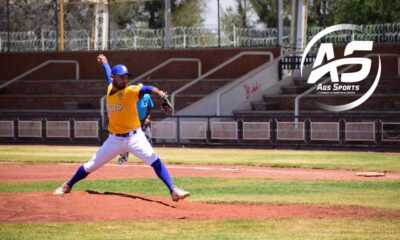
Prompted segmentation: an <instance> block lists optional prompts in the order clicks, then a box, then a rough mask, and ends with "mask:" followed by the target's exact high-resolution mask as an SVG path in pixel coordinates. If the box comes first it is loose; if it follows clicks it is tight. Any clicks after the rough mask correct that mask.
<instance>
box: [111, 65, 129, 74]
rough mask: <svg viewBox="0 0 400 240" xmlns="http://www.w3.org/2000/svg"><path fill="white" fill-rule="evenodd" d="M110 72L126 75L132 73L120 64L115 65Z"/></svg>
mask: <svg viewBox="0 0 400 240" xmlns="http://www.w3.org/2000/svg"><path fill="white" fill-rule="evenodd" d="M111 74H112V75H119V76H122V75H128V76H130V77H132V74H131V73H130V72H128V68H127V67H125V65H122V64H118V65H115V66H114V67H113V68H112V70H111Z"/></svg>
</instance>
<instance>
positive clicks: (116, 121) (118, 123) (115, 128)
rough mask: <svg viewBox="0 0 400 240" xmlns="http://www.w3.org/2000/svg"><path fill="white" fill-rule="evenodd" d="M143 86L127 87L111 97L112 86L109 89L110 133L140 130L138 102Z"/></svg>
mask: <svg viewBox="0 0 400 240" xmlns="http://www.w3.org/2000/svg"><path fill="white" fill-rule="evenodd" d="M140 88H141V86H127V87H126V88H124V89H122V90H119V91H117V92H116V93H114V94H113V95H111V96H110V92H111V89H112V84H110V85H108V89H107V113H108V131H110V132H111V133H127V132H130V131H132V130H134V129H138V128H140V120H139V114H138V111H137V108H136V102H137V101H138V99H139V91H140Z"/></svg>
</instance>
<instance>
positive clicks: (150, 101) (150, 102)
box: [149, 95, 154, 108]
mask: <svg viewBox="0 0 400 240" xmlns="http://www.w3.org/2000/svg"><path fill="white" fill-rule="evenodd" d="M149 107H151V108H153V107H154V103H153V100H151V97H150V95H149Z"/></svg>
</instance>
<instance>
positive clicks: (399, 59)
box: [294, 53, 400, 121]
mask: <svg viewBox="0 0 400 240" xmlns="http://www.w3.org/2000/svg"><path fill="white" fill-rule="evenodd" d="M374 56H382V57H393V56H397V76H399V77H400V54H395V53H369V54H367V55H365V56H364V57H365V58H367V57H374ZM352 67H353V65H349V66H347V67H345V68H344V69H343V70H341V71H340V72H338V74H339V73H343V72H345V71H347V70H349V69H350V68H352ZM329 80H331V78H330V77H326V78H325V79H324V80H323V81H322V82H321V83H320V84H325V83H327V82H328V81H329ZM317 86H318V85H314V86H312V87H311V88H309V89H308V90H307V91H305V92H303V93H302V94H299V95H298V96H297V97H296V98H295V100H294V117H295V119H296V121H297V120H298V116H299V104H300V99H301V98H303V97H304V96H305V95H307V94H309V93H310V92H312V91H314V90H315V89H316V88H317Z"/></svg>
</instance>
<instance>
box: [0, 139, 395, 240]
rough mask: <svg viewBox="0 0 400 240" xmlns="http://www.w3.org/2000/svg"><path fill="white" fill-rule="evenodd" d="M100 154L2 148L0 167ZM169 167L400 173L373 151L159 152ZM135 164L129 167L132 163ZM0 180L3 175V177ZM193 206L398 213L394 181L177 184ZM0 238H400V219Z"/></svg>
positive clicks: (138, 188) (105, 183) (124, 184)
mask: <svg viewBox="0 0 400 240" xmlns="http://www.w3.org/2000/svg"><path fill="white" fill-rule="evenodd" d="M96 150H97V147H60V146H51V147H46V146H0V162H17V163H25V164H36V163H50V164H52V163H59V162H85V161H87V160H88V159H89V158H90V157H91V155H92V154H94V153H95V151H96ZM156 151H157V152H158V153H159V155H160V156H161V157H162V158H163V160H164V161H165V162H168V163H179V164H181V163H196V164H228V165H235V164H240V165H258V166H273V167H304V168H321V169H367V170H384V171H391V172H393V171H399V170H400V154H395V153H389V154H388V153H369V152H328V151H284V150H248V149H247V150H246V149H241V150H234V149H190V148H157V149H156ZM135 161H136V160H134V159H133V158H132V157H131V158H130V162H135ZM0 174H1V173H0ZM175 182H176V184H177V185H179V186H184V187H185V188H187V189H189V190H190V191H191V192H192V196H191V197H190V201H200V202H208V203H233V204H242V203H246V204H296V203H297V204H318V205H335V206H336V205H341V206H364V207H371V208H374V209H379V210H382V211H400V181H396V180H382V179H381V180H379V181H371V180H357V181H351V180H273V179H256V178H251V179H250V178H246V179H230V178H229V179H225V178H210V177H204V178H201V177H180V178H175ZM60 183H61V182H60V181H41V182H18V183H5V182H2V183H1V182H0V195H1V194H4V193H10V192H42V191H51V190H54V188H55V187H57V186H58V185H59V184H60ZM74 189H75V190H88V189H90V190H93V191H100V192H103V191H109V192H125V193H137V194H147V195H165V196H167V193H166V191H165V187H164V186H163V185H162V183H160V181H158V180H156V179H107V180H106V179H97V180H90V179H87V180H84V181H82V182H79V183H78V184H77V185H76V187H75V188H74ZM0 239H400V219H384V218H373V219H357V218H338V219H330V218H284V219H280V218H271V219H258V220H254V219H253V220H252V219H249V220H223V221H215V220H209V221H186V220H179V221H161V220H159V221H124V222H122V221H115V222H83V223H48V224H37V223H30V224H0Z"/></svg>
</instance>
